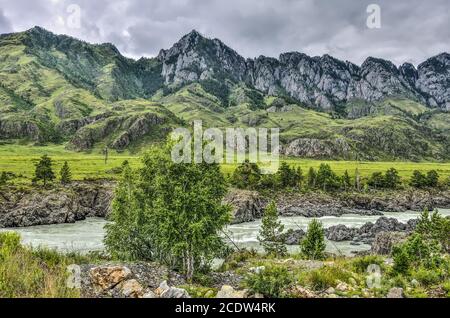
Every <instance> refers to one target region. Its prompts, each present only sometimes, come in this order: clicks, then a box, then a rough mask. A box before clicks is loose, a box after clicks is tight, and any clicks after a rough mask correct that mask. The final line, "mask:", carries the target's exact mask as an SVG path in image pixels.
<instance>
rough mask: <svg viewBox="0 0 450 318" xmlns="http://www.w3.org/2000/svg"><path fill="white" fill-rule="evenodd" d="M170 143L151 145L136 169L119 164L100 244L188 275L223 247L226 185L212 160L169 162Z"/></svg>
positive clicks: (120, 253) (116, 253) (227, 215)
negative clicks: (120, 173)
mask: <svg viewBox="0 0 450 318" xmlns="http://www.w3.org/2000/svg"><path fill="white" fill-rule="evenodd" d="M173 144H174V143H172V142H168V143H167V144H166V145H163V146H161V147H156V146H155V147H152V148H151V149H150V150H149V151H148V152H147V153H146V154H145V155H144V157H143V159H142V161H143V167H142V168H141V169H139V170H138V171H137V173H134V172H133V171H130V170H129V168H127V167H126V168H125V171H124V179H123V180H122V181H121V183H120V184H119V187H118V190H117V192H116V196H117V198H116V199H115V200H114V203H113V213H112V221H113V224H114V225H110V226H108V227H107V233H106V238H105V244H106V246H107V249H108V250H109V251H111V253H112V254H113V255H116V256H118V257H121V256H125V257H126V258H131V259H153V260H158V261H161V262H163V263H165V264H167V265H169V266H171V267H175V268H181V269H182V270H183V271H184V272H185V273H186V275H187V278H188V279H189V280H191V279H192V277H193V275H194V273H195V270H196V268H199V267H202V266H206V265H207V264H208V263H209V262H210V261H211V260H212V258H213V257H215V256H217V255H218V254H219V253H220V251H221V250H223V248H224V246H225V244H224V242H223V241H222V239H221V237H220V235H219V234H220V231H222V229H223V227H224V226H225V225H226V224H228V223H229V220H230V208H229V207H228V206H225V205H222V200H223V197H224V196H225V194H226V193H227V185H226V182H225V179H224V177H223V175H222V173H221V171H220V167H219V165H217V164H206V163H201V164H195V163H193V162H192V163H175V162H173V161H172V158H171V152H172V145H173ZM192 161H193V160H192ZM121 225H123V226H121ZM124 236H125V238H124Z"/></svg>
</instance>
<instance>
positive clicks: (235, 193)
mask: <svg viewBox="0 0 450 318" xmlns="http://www.w3.org/2000/svg"><path fill="white" fill-rule="evenodd" d="M224 203H226V204H229V205H231V206H232V208H233V210H232V215H233V219H232V222H231V223H232V224H238V223H243V222H251V221H254V220H255V219H257V218H260V217H262V215H263V213H264V212H263V211H264V205H263V202H262V200H261V198H260V197H259V194H258V192H254V191H246V190H231V191H230V192H229V193H228V195H227V196H226V197H225V199H224Z"/></svg>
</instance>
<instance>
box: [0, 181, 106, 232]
mask: <svg viewBox="0 0 450 318" xmlns="http://www.w3.org/2000/svg"><path fill="white" fill-rule="evenodd" d="M112 197H113V184H110V183H100V184H95V183H74V184H73V185H72V186H70V187H61V188H57V189H52V190H45V189H40V190H26V191H25V190H12V191H4V192H2V194H1V196H0V203H1V204H0V227H26V226H33V225H47V224H60V223H73V222H76V221H80V220H84V219H85V218H87V217H106V216H107V215H108V214H109V212H110V208H111V201H112Z"/></svg>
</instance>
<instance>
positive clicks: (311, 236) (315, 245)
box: [300, 219, 326, 260]
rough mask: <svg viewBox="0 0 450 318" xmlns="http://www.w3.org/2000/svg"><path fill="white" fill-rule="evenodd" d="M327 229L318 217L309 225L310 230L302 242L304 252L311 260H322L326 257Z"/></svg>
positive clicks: (301, 248)
mask: <svg viewBox="0 0 450 318" xmlns="http://www.w3.org/2000/svg"><path fill="white" fill-rule="evenodd" d="M325 248H326V244H325V231H324V229H323V227H322V223H321V222H320V221H318V220H316V219H314V220H312V221H311V222H310V223H309V225H308V231H307V232H306V235H305V237H304V238H303V240H302V242H301V244H300V250H301V252H302V254H303V255H304V256H305V257H307V258H308V259H311V260H320V259H323V258H324V257H325Z"/></svg>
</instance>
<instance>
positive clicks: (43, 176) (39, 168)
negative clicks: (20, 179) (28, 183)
mask: <svg viewBox="0 0 450 318" xmlns="http://www.w3.org/2000/svg"><path fill="white" fill-rule="evenodd" d="M54 179H55V174H54V173H53V170H52V159H51V158H50V157H48V156H47V155H43V156H42V157H41V159H40V160H39V162H38V163H37V164H36V170H35V172H34V178H33V182H34V183H35V182H38V181H42V182H43V183H44V186H46V185H47V183H48V182H52V181H53V180H54Z"/></svg>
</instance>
